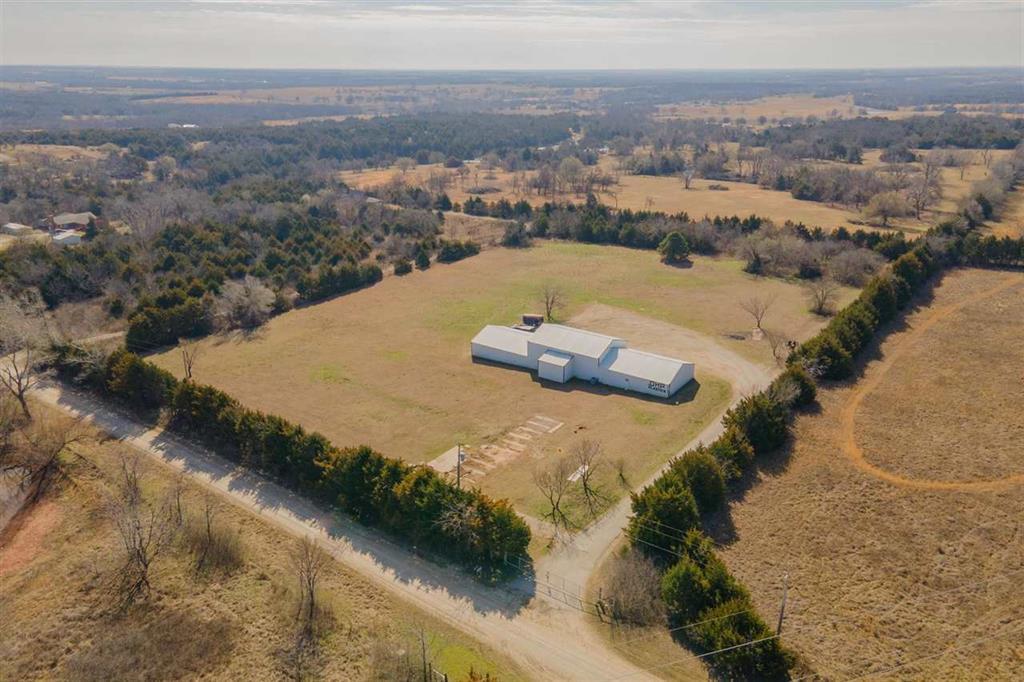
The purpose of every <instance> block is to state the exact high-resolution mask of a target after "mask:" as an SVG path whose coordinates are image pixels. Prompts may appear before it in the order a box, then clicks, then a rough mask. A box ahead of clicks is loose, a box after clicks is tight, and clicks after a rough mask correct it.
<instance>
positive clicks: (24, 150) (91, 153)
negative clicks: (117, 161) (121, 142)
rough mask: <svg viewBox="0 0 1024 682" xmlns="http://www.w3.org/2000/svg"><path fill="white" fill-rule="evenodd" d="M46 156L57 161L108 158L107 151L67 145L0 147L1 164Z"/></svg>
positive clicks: (29, 160)
mask: <svg viewBox="0 0 1024 682" xmlns="http://www.w3.org/2000/svg"><path fill="white" fill-rule="evenodd" d="M39 156H45V157H48V158H51V159H54V160H56V161H74V160H76V159H87V160H89V161H97V160H99V159H104V158H106V157H107V156H108V153H107V152H106V151H103V150H101V149H96V148H95V147H76V146H74V145H67V144H11V145H7V144H5V145H0V163H25V162H26V161H28V162H31V161H32V159H33V158H35V157H39Z"/></svg>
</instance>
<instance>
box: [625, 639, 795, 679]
mask: <svg viewBox="0 0 1024 682" xmlns="http://www.w3.org/2000/svg"><path fill="white" fill-rule="evenodd" d="M778 638H779V636H778V635H772V636H770V637H762V638H761V639H753V640H750V641H749V642H743V643H741V644H733V645H732V646H727V647H724V648H722V649H715V650H714V651H707V652H705V653H703V654H690V655H689V656H687V657H686V658H679V659H676V660H674V661H669V662H668V663H661V664H659V665H654V666H651V667H649V668H641V669H640V670H637V671H636V672H632V673H628V674H626V675H620V676H619V677H613V678H611V679H613V680H622V679H625V678H627V677H632V676H634V675H637V674H639V673H644V672H650V671H651V670H659V669H661V668H668V667H670V666H673V665H678V664H680V663H685V662H686V661H689V660H698V659H702V658H709V657H711V656H716V655H718V654H721V653H725V652H726V651H733V650H735V649H743V648H746V647H748V646H754V645H755V644H761V643H762V642H770V641H771V640H773V639H778Z"/></svg>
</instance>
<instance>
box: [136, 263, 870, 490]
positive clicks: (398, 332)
mask: <svg viewBox="0 0 1024 682" xmlns="http://www.w3.org/2000/svg"><path fill="white" fill-rule="evenodd" d="M545 282H552V283H555V284H557V285H559V286H561V287H563V288H564V289H565V291H566V294H567V299H568V305H567V307H566V308H565V310H564V311H563V312H562V314H561V315H560V318H561V319H567V320H573V319H578V320H579V321H580V324H581V326H588V325H590V324H593V328H594V330H595V331H607V332H610V333H616V332H617V331H618V330H620V329H621V332H622V333H623V334H624V335H627V338H628V341H629V342H630V344H631V345H632V347H634V348H640V349H647V350H650V351H653V352H659V351H661V352H663V353H672V352H679V353H681V354H682V357H684V358H685V357H686V356H687V354H689V353H688V351H687V348H692V349H693V351H692V354H694V355H696V354H697V353H698V352H700V351H701V350H702V347H701V346H702V344H703V339H707V340H708V343H711V344H714V345H715V346H720V347H721V348H723V349H725V350H726V351H728V352H731V353H736V354H738V355H739V356H741V357H742V358H746V359H747V360H752V361H755V362H757V363H760V364H762V365H765V366H769V365H771V364H772V362H773V361H772V359H771V352H770V349H769V347H768V344H767V342H764V341H761V342H755V341H751V340H749V330H750V329H751V328H752V327H753V323H752V321H751V320H749V319H748V318H747V314H746V313H745V312H743V310H742V309H741V308H740V307H739V304H738V301H739V299H740V298H742V297H744V296H750V295H752V294H754V293H760V294H762V295H764V294H774V295H776V296H777V300H776V301H775V303H774V305H773V307H772V312H771V313H769V315H768V318H767V319H766V322H765V324H766V326H767V328H769V329H774V328H778V329H779V330H785V332H786V333H787V334H788V335H790V336H792V337H793V338H797V339H800V338H806V337H807V336H809V335H810V334H812V333H813V332H814V331H815V330H816V329H817V328H818V327H820V326H821V324H822V321H821V319H820V318H817V317H814V316H812V315H811V314H809V313H808V312H806V301H805V298H804V294H803V291H802V289H801V288H800V287H798V286H796V285H793V284H788V283H785V282H781V281H777V280H769V279H757V278H754V277H751V276H749V275H746V274H744V273H743V272H742V271H741V270H740V263H739V262H737V261H731V260H715V259H706V258H697V259H695V262H694V265H693V267H691V268H671V267H668V266H665V265H663V264H662V263H660V261H659V260H658V257H657V254H655V253H653V252H649V251H635V250H629V249H624V248H618V247H601V246H593V245H579V244H564V243H544V244H542V245H539V246H536V247H534V248H531V249H526V250H510V249H494V250H489V251H486V252H484V253H482V254H481V255H479V256H476V257H473V258H470V259H467V260H465V261H461V262H459V263H456V264H453V265H449V266H443V265H435V266H434V267H432V268H430V270H428V271H426V272H419V271H417V272H414V273H412V274H411V275H409V276H406V277H389V278H388V279H387V280H386V281H384V282H382V283H381V284H379V285H376V286H374V287H371V288H369V289H365V290H363V291H360V292H356V293H354V294H351V295H348V296H343V297H340V298H337V299H334V300H332V301H329V302H326V303H323V304H320V305H317V306H312V307H309V308H304V309H301V310H296V311H293V312H290V313H287V314H285V315H282V316H280V317H277V318H274V319H272V320H271V321H270V322H269V323H268V324H267V325H266V327H265V328H264V329H262V330H260V331H259V332H257V333H256V334H254V335H253V336H252V337H250V338H244V337H220V338H211V339H207V340H205V341H204V342H202V348H203V351H202V355H201V357H200V360H199V362H198V363H197V365H196V377H197V379H198V380H199V381H203V382H207V383H211V384H213V385H215V386H218V387H219V388H222V389H224V390H225V391H227V392H228V393H230V394H231V395H234V396H236V397H237V398H239V399H240V400H242V401H243V402H244V403H246V404H247V405H249V406H251V407H254V408H257V409H261V410H265V411H267V412H274V413H278V414H281V415H282V416H284V417H287V418H289V419H292V420H295V421H297V422H300V423H302V424H304V425H305V426H308V427H310V428H313V429H316V430H318V431H321V432H323V433H324V434H325V435H326V436H328V437H329V438H330V439H331V440H332V441H333V442H335V443H338V444H340V445H352V444H358V443H367V444H370V445H372V446H374V447H376V448H378V449H380V450H381V451H382V452H384V453H386V454H389V455H392V456H398V457H402V458H403V459H406V460H408V461H412V462H422V461H430V460H432V459H434V458H435V457H437V456H439V455H441V454H442V453H444V452H446V451H448V450H449V449H450V448H452V447H453V446H455V445H456V443H458V442H462V443H465V444H468V445H470V446H477V447H479V446H481V445H483V444H487V443H497V442H500V441H503V440H504V439H505V436H506V435H507V434H508V433H509V432H510V431H511V430H513V429H515V428H516V427H518V426H520V425H521V424H523V423H524V422H526V421H528V420H530V419H531V418H532V417H534V416H535V415H542V416H544V417H548V418H550V419H553V420H556V421H559V422H562V423H563V424H564V426H563V427H562V428H561V429H559V430H558V431H556V432H554V433H552V434H548V435H545V436H544V437H543V438H542V439H539V440H538V443H542V444H543V445H542V446H541V447H540V448H538V449H541V452H534V453H533V455H535V456H538V457H543V456H546V455H550V454H555V453H558V452H559V449H561V450H563V451H564V450H566V449H567V448H568V447H570V446H571V445H572V444H573V443H575V442H576V441H578V440H580V439H583V438H588V439H592V440H596V441H598V442H600V443H601V444H602V446H603V447H604V450H605V453H606V456H607V459H608V461H609V462H611V461H614V460H616V459H620V458H621V459H623V460H624V465H623V472H624V475H625V477H626V479H627V480H629V481H633V482H637V481H639V480H642V479H643V478H644V477H645V475H646V474H647V473H649V472H652V471H653V470H654V468H656V466H657V464H659V463H660V462H661V461H664V459H665V458H667V457H668V456H669V455H670V454H672V453H673V452H675V450H676V449H678V447H680V446H681V444H683V443H685V442H686V441H687V440H688V438H689V435H688V434H694V433H696V432H697V431H698V430H699V429H700V427H701V426H702V425H703V424H704V423H706V422H707V421H709V420H710V419H711V418H712V417H713V416H714V415H715V414H717V412H718V410H719V409H720V408H721V407H722V406H723V405H724V404H725V403H726V401H727V400H728V397H729V389H728V386H727V384H726V383H725V381H723V379H722V377H723V376H727V374H725V373H721V374H720V373H718V371H717V370H716V369H715V368H714V366H713V365H711V364H709V363H703V364H702V363H701V362H700V361H699V360H698V362H697V383H696V384H693V385H691V386H689V387H686V388H685V389H684V390H683V391H682V392H681V393H680V394H679V398H680V400H681V401H682V402H679V401H676V402H672V403H667V402H663V401H658V400H645V399H643V398H640V397H637V396H631V395H626V394H622V393H618V392H611V391H608V390H605V389H603V388H597V389H595V388H592V387H590V386H589V385H586V384H580V383H578V382H576V383H571V384H568V385H565V386H548V385H546V384H540V383H538V382H537V380H536V379H535V378H534V376H533V375H531V374H530V373H527V372H525V371H518V370H515V369H511V368H508V367H502V366H494V365H490V364H484V363H474V362H473V361H472V360H471V359H470V354H469V341H470V339H472V338H473V336H474V335H475V334H476V333H477V332H478V331H479V330H480V329H481V328H482V327H483V326H484V325H485V324H488V323H494V324H509V323H512V322H515V321H516V320H517V319H518V316H519V314H520V313H522V312H524V311H535V310H536V309H537V308H538V307H542V306H541V301H540V298H539V292H540V288H541V286H542V285H543V284H544V283H545ZM851 295H852V291H844V292H843V299H844V300H847V299H848V298H849V297H850V296H851ZM592 304H603V306H602V307H601V308H597V309H595V308H592V307H591V306H592ZM609 309H617V310H622V311H624V313H623V315H622V316H621V319H619V320H616V319H614V318H615V317H616V316H615V314H614V312H609ZM576 316H579V317H578V318H577V317H576ZM588 316H590V317H588ZM638 320H640V321H641V322H640V323H638V322H637V321H638ZM619 325H621V326H619ZM665 325H668V327H667V328H669V329H673V328H676V327H680V328H684V329H680V330H679V334H674V335H673V334H670V333H666V332H665V329H666V326H665ZM688 334H689V335H688ZM686 344H690V345H686ZM154 360H155V361H156V362H157V363H158V364H160V365H162V366H164V367H166V368H167V369H170V370H171V371H174V372H180V367H179V365H180V361H179V358H178V354H177V352H176V351H173V350H172V351H168V352H166V353H164V354H162V355H160V356H157V357H155V358H154ZM677 403H678V404H677ZM524 450H525V448H524ZM534 462H535V460H534V459H532V458H531V456H530V455H529V454H526V455H525V456H524V457H519V458H517V459H516V460H515V462H513V463H510V464H509V466H507V467H500V468H497V469H495V470H494V471H493V472H491V473H489V474H488V475H487V476H484V477H482V480H480V481H479V482H480V484H481V485H482V486H483V487H484V488H485V489H490V488H491V484H490V483H489V482H488V481H489V480H491V479H493V480H496V481H499V483H500V484H501V487H502V489H501V490H495V491H496V492H500V493H501V494H502V495H510V496H513V497H520V498H522V499H525V496H527V495H533V494H535V493H534V491H533V486H532V483H530V481H529V473H530V471H531V470H532V469H533V467H534ZM608 469H609V475H611V467H608ZM505 477H508V480H507V481H505V482H501V480H502V479H503V478H505ZM513 479H514V480H513ZM506 485H507V486H510V487H511V488H510V489H506V488H505V487H504V486H506ZM495 486H496V487H497V486H498V483H495ZM614 494H615V495H616V496H620V495H621V494H622V488H621V486H618V485H616V486H615V488H614Z"/></svg>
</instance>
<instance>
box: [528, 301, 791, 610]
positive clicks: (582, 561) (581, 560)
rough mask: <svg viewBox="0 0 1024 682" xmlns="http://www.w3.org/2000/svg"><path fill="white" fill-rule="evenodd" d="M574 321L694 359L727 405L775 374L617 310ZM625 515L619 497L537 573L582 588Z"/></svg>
mask: <svg viewBox="0 0 1024 682" xmlns="http://www.w3.org/2000/svg"><path fill="white" fill-rule="evenodd" d="M572 322H573V324H575V325H578V326H581V327H584V328H586V327H587V326H594V327H595V328H603V329H608V330H609V332H608V333H611V334H617V335H620V336H623V337H625V338H629V339H631V340H636V342H637V345H638V346H640V344H641V342H643V343H644V344H645V347H648V348H651V349H652V350H655V351H657V352H663V353H678V354H679V355H680V356H682V357H685V358H687V359H691V360H693V361H694V363H695V364H696V365H697V368H698V373H699V372H700V370H701V368H705V369H707V370H708V371H710V372H713V373H715V374H717V375H718V376H720V377H722V378H724V379H726V380H728V381H729V383H730V384H731V385H732V399H731V401H730V406H731V405H734V404H735V403H736V402H738V401H739V400H740V399H741V398H743V397H744V396H746V395H748V394H750V393H753V392H755V391H757V390H759V389H762V388H764V387H765V386H767V385H768V384H769V383H770V382H771V380H772V378H773V377H774V376H775V372H774V371H773V370H771V369H769V368H767V367H763V366H761V365H759V364H757V363H754V362H751V361H750V360H747V359H746V358H743V357H741V356H740V355H737V354H736V353H734V352H732V351H731V350H728V349H726V348H723V347H722V346H720V345H718V344H717V343H715V341H714V339H711V338H708V337H707V336H704V335H703V334H698V333H697V332H694V331H691V330H688V329H685V328H683V327H678V326H676V325H672V324H668V323H665V322H660V321H658V320H652V319H651V318H649V317H646V316H643V315H638V314H635V313H630V312H629V311H624V310H621V309H618V308H612V307H610V306H604V305H593V306H589V307H588V308H587V310H586V311H584V313H583V314H581V315H579V316H577V317H574V318H573V320H572ZM698 376H699V374H698ZM723 413H724V410H723ZM721 433H722V423H721V415H715V417H714V419H713V420H712V421H711V423H710V424H708V426H707V427H705V428H704V430H703V431H701V432H700V433H699V434H698V435H697V437H696V438H694V439H693V440H691V441H690V442H689V443H686V444H684V445H683V446H682V447H681V448H680V449H679V453H683V452H685V451H687V450H689V449H691V448H693V447H695V446H696V445H697V444H698V443H701V442H703V443H708V442H711V441H712V440H714V439H715V438H717V437H718V436H719V435H720V434H721ZM667 466H668V463H667V462H666V464H665V466H663V467H662V468H661V469H659V470H658V471H657V472H655V473H654V474H653V475H652V476H651V477H650V478H649V479H648V480H647V481H644V482H643V483H642V484H641V485H640V486H639V487H638V488H637V489H639V488H642V487H644V486H645V485H648V484H649V483H652V482H653V481H654V480H655V479H657V478H658V477H659V476H661V474H662V472H663V471H664V470H665V467H667ZM629 514H630V506H629V497H628V496H627V497H624V498H623V499H621V500H619V502H618V503H617V504H616V505H615V506H614V507H612V508H611V509H610V510H609V511H608V512H607V513H606V514H605V515H604V516H602V517H601V518H600V519H598V520H597V521H596V522H595V523H593V524H592V525H590V526H589V527H588V528H586V529H584V530H583V531H581V532H579V533H577V534H576V535H574V536H572V538H571V539H570V540H569V541H568V542H566V543H565V544H562V545H560V546H559V547H558V548H557V549H555V550H554V551H552V552H551V553H550V554H548V555H547V556H545V557H544V558H542V559H541V560H540V561H539V562H537V566H536V570H537V575H539V576H541V575H544V574H550V575H551V576H552V579H553V580H555V579H556V577H557V580H565V581H566V582H567V583H571V584H573V585H576V586H579V587H580V588H582V587H584V586H586V584H587V582H588V581H589V580H590V577H591V575H592V574H593V573H594V571H595V570H597V568H598V566H600V565H601V562H602V560H603V559H604V557H605V556H606V555H607V554H608V553H609V552H610V551H611V550H612V549H613V548H614V547H615V543H616V540H617V539H618V538H619V536H620V535H621V534H622V529H623V528H624V527H625V526H626V523H627V522H628V520H629ZM575 614H576V615H575V617H576V618H577V619H581V620H582V619H585V618H586V616H584V614H582V613H580V612H578V611H576V612H575Z"/></svg>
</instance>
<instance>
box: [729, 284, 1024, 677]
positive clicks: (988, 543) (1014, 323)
mask: <svg viewBox="0 0 1024 682" xmlns="http://www.w3.org/2000/svg"><path fill="white" fill-rule="evenodd" d="M1022 320H1024V275H1021V274H1020V273H1007V272H996V271H984V270H958V271H953V272H951V273H949V274H947V275H946V276H945V278H944V279H943V280H942V282H941V283H940V284H939V285H938V286H937V287H936V289H935V291H934V297H933V300H930V301H925V302H923V303H922V304H921V307H920V308H918V309H917V310H916V311H914V312H913V313H911V314H910V315H909V317H908V318H907V319H906V321H905V323H904V324H902V325H900V326H899V327H898V329H897V330H896V331H894V332H893V333H891V334H890V335H889V336H888V337H887V338H885V339H884V340H883V341H882V343H881V345H880V348H879V349H878V351H877V353H876V354H875V356H874V358H873V359H872V360H870V361H869V362H868V364H867V365H866V367H865V369H864V375H863V376H862V377H860V378H859V379H858V380H857V381H856V382H855V383H853V384H852V385H846V386H838V387H835V388H832V389H828V390H823V391H821V392H819V401H820V403H821V410H820V412H819V413H817V414H814V415H804V416H801V417H799V418H798V419H797V423H796V428H795V434H794V440H793V445H792V447H791V448H790V450H789V451H788V452H784V453H781V454H779V455H778V456H777V458H775V459H774V461H772V462H769V463H768V465H767V466H766V467H764V468H763V469H762V472H763V473H762V476H761V480H760V481H759V482H758V483H757V484H756V485H755V486H754V487H753V488H751V489H750V491H749V492H748V493H747V494H746V495H745V496H744V498H743V499H742V500H740V501H737V502H736V503H734V504H733V506H732V514H731V520H730V521H729V522H727V523H724V524H723V525H722V527H720V528H719V540H720V541H722V542H725V543H726V544H727V547H726V549H724V550H723V558H724V559H725V560H726V562H727V563H728V565H729V567H730V569H732V570H733V571H734V572H735V573H736V574H737V576H738V577H739V578H740V579H741V580H742V581H743V582H744V583H745V584H746V585H748V586H749V587H750V588H751V591H752V593H753V595H754V596H755V599H756V601H757V605H758V607H759V608H760V609H761V611H762V613H765V614H770V613H773V612H775V611H776V610H777V609H778V603H779V601H778V600H779V586H780V585H781V581H782V577H783V575H784V574H787V573H788V574H789V586H790V587H789V596H790V602H789V606H788V607H787V617H786V623H787V624H786V626H785V628H784V629H783V636H784V637H786V638H788V641H789V642H790V643H791V644H792V645H793V646H794V648H795V649H796V650H797V651H799V652H801V653H802V654H804V655H806V656H807V657H808V659H809V661H810V663H811V665H812V668H813V669H814V670H816V671H817V672H818V673H820V674H821V675H822V677H823V678H824V679H848V678H850V677H853V676H858V675H865V674H868V673H876V672H881V671H884V670H886V669H887V668H888V667H890V666H894V665H899V664H902V663H908V662H911V661H915V660H916V659H918V658H921V657H926V656H930V657H931V658H928V659H926V660H923V661H921V662H919V663H913V664H911V665H907V666H906V667H901V668H899V669H898V670H896V671H893V672H891V673H889V674H888V675H886V676H885V679H908V680H909V679H915V680H923V679H953V678H955V679H972V680H973V679H1016V678H1015V675H1018V674H1019V671H1020V670H1021V669H1022V667H1024V621H1022V619H1021V614H1024V597H1022V595H1021V592H1020V590H1019V589H1018V586H1019V584H1020V579H1021V576H1022V575H1024V541H1022V538H1024V517H1022V516H1021V509H1022V505H1024V450H1022V449H1021V447H1020V444H1021V442H1024V413H1022V412H1021V409H1020V395H1021V386H1022V383H1021V382H1022V381H1024V379H1022V377H1024V364H1022V356H1021V354H1020V352H1019V347H1020V344H1019V336H1020V331H1021V321H1022Z"/></svg>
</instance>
